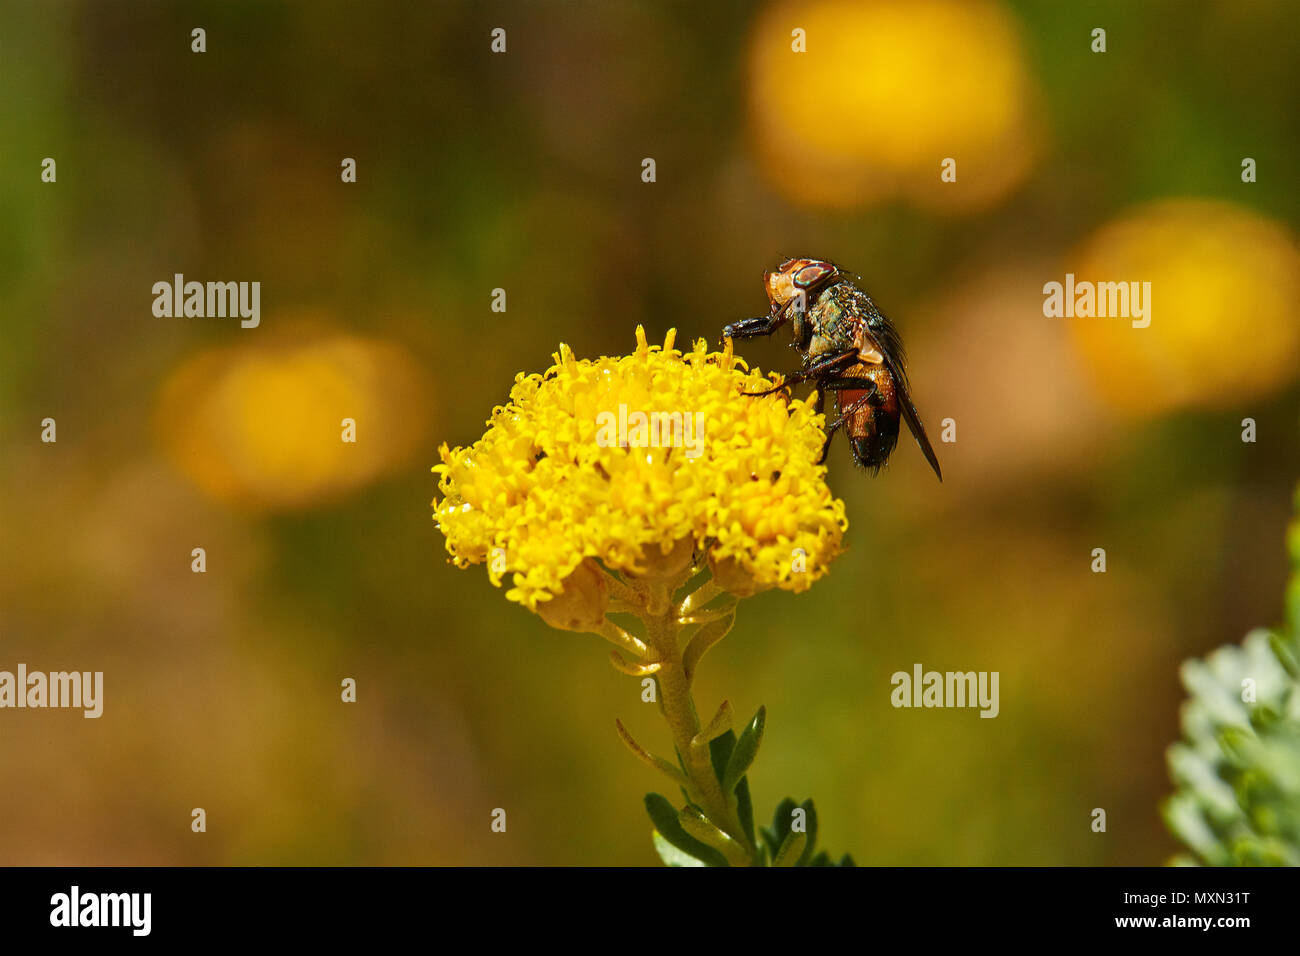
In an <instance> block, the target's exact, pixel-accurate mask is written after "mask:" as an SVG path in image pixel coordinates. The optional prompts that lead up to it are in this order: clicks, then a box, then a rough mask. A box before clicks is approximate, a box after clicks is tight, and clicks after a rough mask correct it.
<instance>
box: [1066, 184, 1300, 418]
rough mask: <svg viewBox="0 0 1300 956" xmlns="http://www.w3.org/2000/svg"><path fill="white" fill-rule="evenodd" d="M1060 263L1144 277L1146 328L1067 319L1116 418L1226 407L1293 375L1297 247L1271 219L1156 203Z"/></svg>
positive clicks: (1121, 277)
mask: <svg viewBox="0 0 1300 956" xmlns="http://www.w3.org/2000/svg"><path fill="white" fill-rule="evenodd" d="M1066 271H1068V272H1073V273H1074V275H1075V276H1076V277H1077V279H1078V280H1079V281H1093V282H1101V281H1110V282H1139V281H1140V282H1148V283H1150V286H1149V288H1150V301H1149V302H1148V303H1147V305H1146V309H1147V318H1148V319H1149V321H1150V325H1149V326H1147V327H1145V328H1136V329H1135V328H1133V327H1132V323H1131V322H1130V321H1126V320H1125V319H1123V318H1118V319H1117V318H1073V319H1068V320H1067V321H1068V322H1069V323H1070V332H1071V334H1072V336H1073V339H1074V343H1075V347H1076V349H1077V351H1078V352H1079V354H1080V355H1081V356H1082V358H1083V360H1084V362H1085V364H1086V365H1087V367H1088V369H1089V371H1090V372H1091V373H1092V376H1093V379H1094V381H1095V383H1096V387H1097V391H1098V394H1099V395H1100V396H1101V397H1102V398H1103V399H1104V400H1105V401H1106V402H1107V403H1108V404H1109V405H1111V406H1112V407H1113V408H1115V409H1116V410H1117V411H1119V412H1121V413H1123V414H1126V415H1129V416H1132V417H1135V418H1141V417H1147V416H1153V415H1160V414H1163V413H1166V412H1169V411H1172V410H1174V409H1180V408H1211V409H1219V408H1232V407H1235V406H1238V405H1241V404H1244V403H1246V402H1250V401H1252V400H1254V399H1256V398H1258V397H1260V396H1265V395H1269V394H1272V393H1274V392H1276V391H1278V390H1279V389H1281V388H1283V387H1284V386H1286V385H1287V384H1288V383H1290V382H1292V381H1294V380H1295V376H1296V362H1297V359H1300V321H1297V320H1296V315H1295V308H1296V299H1297V297H1300V250H1297V247H1296V241H1295V237H1294V236H1293V235H1292V234H1291V232H1290V230H1288V229H1287V227H1286V226H1285V225H1284V224H1282V223H1280V222H1278V221H1276V220H1274V219H1269V218H1267V217H1265V216H1261V215H1260V214H1259V213H1256V212H1254V211H1252V210H1250V209H1248V208H1246V207H1244V206H1240V205H1237V204H1235V203H1229V202H1223V201H1220V200H1212V199H1191V198H1180V199H1163V200H1158V201H1156V202H1152V203H1148V204H1145V205H1143V206H1139V207H1137V208H1135V209H1132V210H1130V211H1128V212H1126V213H1125V214H1124V215H1122V216H1120V217H1118V218H1117V219H1115V220H1112V221H1111V222H1109V223H1107V224H1105V225H1104V226H1102V227H1101V228H1100V229H1099V230H1097V232H1096V233H1095V234H1094V235H1093V236H1091V237H1090V238H1089V239H1088V240H1087V241H1086V242H1084V243H1083V245H1082V246H1081V247H1080V248H1079V249H1078V250H1076V251H1075V253H1074V254H1073V255H1071V256H1070V258H1069V259H1068V260H1067V263H1066Z"/></svg>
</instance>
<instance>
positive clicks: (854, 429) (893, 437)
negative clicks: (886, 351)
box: [839, 365, 898, 469]
mask: <svg viewBox="0 0 1300 956" xmlns="http://www.w3.org/2000/svg"><path fill="white" fill-rule="evenodd" d="M848 374H849V375H852V376H854V377H858V378H869V379H871V380H872V381H873V382H875V384H876V391H875V394H874V395H872V396H871V397H870V398H868V399H865V400H864V398H863V396H865V395H867V392H866V391H865V390H855V389H847V390H845V391H842V392H840V393H839V408H840V414H841V415H847V418H846V419H845V421H844V430H845V432H846V433H847V434H848V436H849V445H850V446H851V448H852V449H853V459H854V461H856V462H857V463H858V464H859V465H863V466H864V467H867V468H872V469H877V468H879V467H880V466H881V465H883V464H884V463H885V461H886V459H888V458H889V455H890V453H891V452H892V451H893V450H894V446H895V445H897V444H898V395H897V392H896V390H895V388H894V378H893V376H892V375H890V374H889V371H888V369H885V368H883V367H882V366H879V365H860V366H858V367H857V368H856V369H854V370H853V371H852V372H849V373H848ZM855 406H856V407H855Z"/></svg>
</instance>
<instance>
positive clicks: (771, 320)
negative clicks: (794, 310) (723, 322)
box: [722, 309, 788, 339]
mask: <svg viewBox="0 0 1300 956" xmlns="http://www.w3.org/2000/svg"><path fill="white" fill-rule="evenodd" d="M787 318H788V317H787V316H786V315H785V310H784V309H773V310H772V312H771V313H770V314H768V315H756V316H754V318H752V319H741V320H739V321H738V322H732V323H731V324H730V325H728V326H726V327H725V328H724V329H723V330H722V337H723V338H724V339H754V338H758V337H759V336H760V335H771V334H772V333H773V332H775V331H776V330H777V329H779V328H780V327H781V326H783V325H785V323H786V319H787Z"/></svg>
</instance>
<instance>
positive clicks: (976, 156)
mask: <svg viewBox="0 0 1300 956" xmlns="http://www.w3.org/2000/svg"><path fill="white" fill-rule="evenodd" d="M1039 101H1040V94H1039V92H1038V88H1037V83H1036V81H1035V79H1034V77H1033V74H1032V70H1031V68H1030V66H1029V63H1028V58H1027V56H1026V54H1025V47H1024V44H1023V42H1022V41H1021V38H1020V30H1019V24H1018V22H1017V20H1016V17H1015V15H1014V14H1012V13H1011V12H1010V11H1009V10H1008V9H1007V8H1006V7H1005V6H1004V5H1003V4H1001V3H998V2H994V0H812V2H793V0H787V2H780V3H775V4H772V5H771V6H768V7H767V8H766V10H765V11H764V12H763V13H762V14H761V15H760V16H759V17H758V19H757V21H756V22H755V25H754V28H753V31H752V34H751V37H750V44H749V103H750V110H749V112H750V127H751V131H752V138H753V142H754V145H755V150H756V154H757V157H758V160H759V163H760V166H761V168H762V170H763V172H764V174H765V175H766V177H767V179H768V180H769V181H770V182H771V184H772V185H773V187H774V188H775V189H776V190H777V191H778V192H780V193H781V194H782V195H783V196H784V197H785V198H786V199H788V200H789V201H790V202H793V203H796V204H798V205H801V206H811V207H830V208H854V207H860V206H864V205H869V204H871V203H875V202H882V201H890V200H894V199H897V198H903V199H905V200H908V201H910V202H913V203H916V204H918V205H922V206H926V207H929V208H936V209H940V210H952V211H962V212H965V211H971V210H978V209H985V208H988V207H990V206H992V205H994V204H995V203H996V202H998V201H999V200H1001V199H1002V198H1003V197H1005V196H1006V195H1007V194H1008V193H1009V192H1010V191H1011V190H1012V189H1014V188H1015V187H1016V186H1018V185H1019V184H1020V183H1021V182H1023V181H1024V179H1025V177H1026V176H1027V175H1028V173H1029V171H1030V169H1031V168H1032V166H1033V165H1034V163H1035V161H1036V158H1037V155H1038V154H1039V153H1040V151H1041V150H1040V143H1041V140H1042V122H1041V119H1040V115H1041V110H1040V107H1039ZM946 159H952V160H954V161H955V163H956V167H955V173H956V178H955V180H952V181H947V182H945V181H944V180H942V179H941V178H940V173H941V163H942V162H943V161H945V160H946ZM950 178H951V177H950Z"/></svg>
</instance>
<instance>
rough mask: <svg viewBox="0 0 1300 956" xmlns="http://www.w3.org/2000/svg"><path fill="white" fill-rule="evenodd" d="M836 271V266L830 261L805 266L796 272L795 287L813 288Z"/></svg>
mask: <svg viewBox="0 0 1300 956" xmlns="http://www.w3.org/2000/svg"><path fill="white" fill-rule="evenodd" d="M834 271H835V267H834V266H833V265H831V264H830V263H829V262H814V263H813V264H812V265H807V266H804V267H803V268H802V269H800V270H799V271H798V272H796V273H795V274H794V284H795V287H796V288H799V289H811V288H812V287H813V286H815V285H816V284H817V283H818V282H821V281H822V280H823V279H825V278H826V277H827V276H828V275H830V274H831V273H832V272H834Z"/></svg>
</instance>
